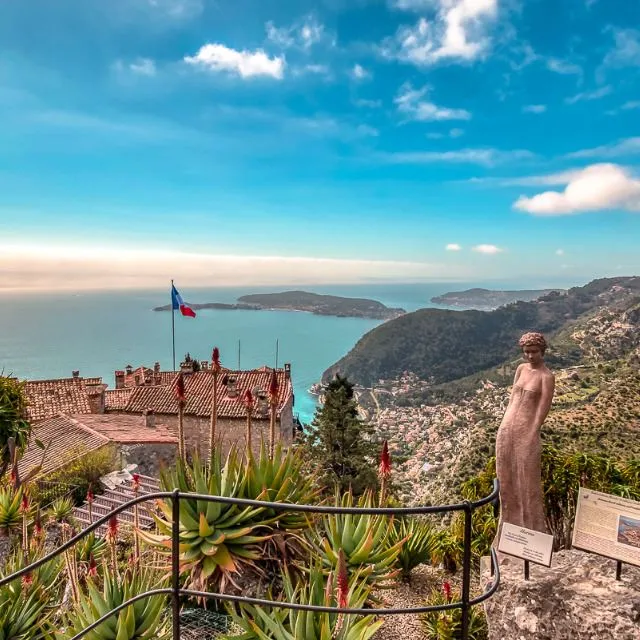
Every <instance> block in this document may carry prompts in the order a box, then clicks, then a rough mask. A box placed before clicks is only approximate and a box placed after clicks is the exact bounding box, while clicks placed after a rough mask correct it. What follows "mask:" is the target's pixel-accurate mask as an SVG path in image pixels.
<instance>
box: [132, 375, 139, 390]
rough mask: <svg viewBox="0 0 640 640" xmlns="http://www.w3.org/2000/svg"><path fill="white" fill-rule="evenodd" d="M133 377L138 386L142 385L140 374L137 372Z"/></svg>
mask: <svg viewBox="0 0 640 640" xmlns="http://www.w3.org/2000/svg"><path fill="white" fill-rule="evenodd" d="M133 379H134V381H135V383H136V387H139V386H140V374H139V373H136V375H135V376H133Z"/></svg>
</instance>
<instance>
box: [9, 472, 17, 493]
mask: <svg viewBox="0 0 640 640" xmlns="http://www.w3.org/2000/svg"><path fill="white" fill-rule="evenodd" d="M9 480H10V481H11V486H12V487H14V488H17V487H16V485H17V484H18V474H17V473H16V468H15V467H12V468H11V473H10V474H9Z"/></svg>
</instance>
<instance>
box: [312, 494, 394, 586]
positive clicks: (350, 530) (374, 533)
mask: <svg viewBox="0 0 640 640" xmlns="http://www.w3.org/2000/svg"><path fill="white" fill-rule="evenodd" d="M335 504H336V506H343V507H353V506H354V499H353V494H352V493H351V492H347V493H345V494H344V495H343V496H342V498H340V496H339V495H337V494H336V500H335ZM358 506H359V507H365V508H371V507H373V506H374V498H373V492H371V491H368V492H367V493H365V494H364V495H363V496H362V497H361V498H360V499H359V501H358ZM392 524H393V523H392V522H391V523H390V522H389V519H388V518H387V517H386V516H375V515H367V514H360V513H359V514H355V515H352V514H330V515H327V516H325V517H324V519H323V525H324V531H325V534H326V535H325V536H323V537H321V534H320V533H317V532H316V533H315V538H316V546H317V547H318V552H319V554H320V556H321V557H322V560H323V564H324V566H325V570H327V571H330V570H335V568H336V567H337V566H338V557H339V552H340V550H341V549H342V550H343V551H344V553H345V555H346V560H347V566H348V567H349V568H350V570H352V571H357V570H358V569H362V570H363V573H364V575H366V578H367V581H368V583H369V584H371V585H377V586H381V585H380V583H382V582H384V581H388V580H390V579H392V578H394V577H395V576H396V575H397V574H398V572H399V569H397V562H398V555H399V554H400V550H401V549H402V546H403V545H404V543H405V539H404V538H403V539H400V540H398V541H396V542H395V543H393V544H391V543H390V540H389V538H390V536H391V531H392V529H393V527H392V526H390V525H392Z"/></svg>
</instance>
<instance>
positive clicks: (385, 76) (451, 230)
mask: <svg viewBox="0 0 640 640" xmlns="http://www.w3.org/2000/svg"><path fill="white" fill-rule="evenodd" d="M639 80H640V4H639V3H637V2H629V1H628V0H561V1H558V0H529V1H526V0H316V1H315V2H310V1H307V0H277V1H276V0H272V1H268V0H262V1H259V0H233V1H232V0H110V1H109V2H106V1H104V0H58V1H57V2H51V1H50V0H22V1H21V2H4V3H2V4H0V193H2V197H1V198H0V274H2V280H3V282H2V285H0V287H2V288H20V287H66V288H73V287H83V288H84V287H93V286H95V287H100V286H148V285H151V284H155V283H158V284H160V283H162V282H165V281H166V278H167V277H171V276H174V277H176V278H177V279H180V281H181V282H184V283H185V284H189V285H199V284H202V285H205V284H207V285H220V284H230V285H232V284H296V283H300V284H304V283H314V282H316V283H322V282H327V283H328V282H332V283H333V282H367V281H381V280H391V281H393V280H395V281H420V280H429V279H436V280H442V279H444V278H452V279H460V280H467V281H468V280H470V279H473V280H479V279H483V278H486V279H496V278H509V279H514V278H520V277H522V278H537V279H538V280H540V281H542V280H545V279H546V280H548V281H549V282H551V281H557V280H565V281H567V282H570V281H573V282H580V281H583V280H588V279H590V278H592V277H596V276H604V275H616V274H625V275H631V274H634V273H636V274H637V273H639V272H640V252H638V250H637V246H638V239H640V171H639V169H638V168H639V167H640V163H639V162H638V156H640V127H638V122H640V89H639V88H638V87H640V83H639Z"/></svg>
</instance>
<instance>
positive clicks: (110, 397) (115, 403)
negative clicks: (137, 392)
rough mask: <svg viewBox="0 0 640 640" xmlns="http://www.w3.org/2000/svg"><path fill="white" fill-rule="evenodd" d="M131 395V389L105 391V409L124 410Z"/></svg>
mask: <svg viewBox="0 0 640 640" xmlns="http://www.w3.org/2000/svg"><path fill="white" fill-rule="evenodd" d="M132 393H133V388H128V389H107V390H106V391H105V393H104V406H105V409H107V410H109V409H111V410H112V411H115V410H124V409H125V407H126V406H127V404H128V402H129V400H130V399H131V394H132Z"/></svg>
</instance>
